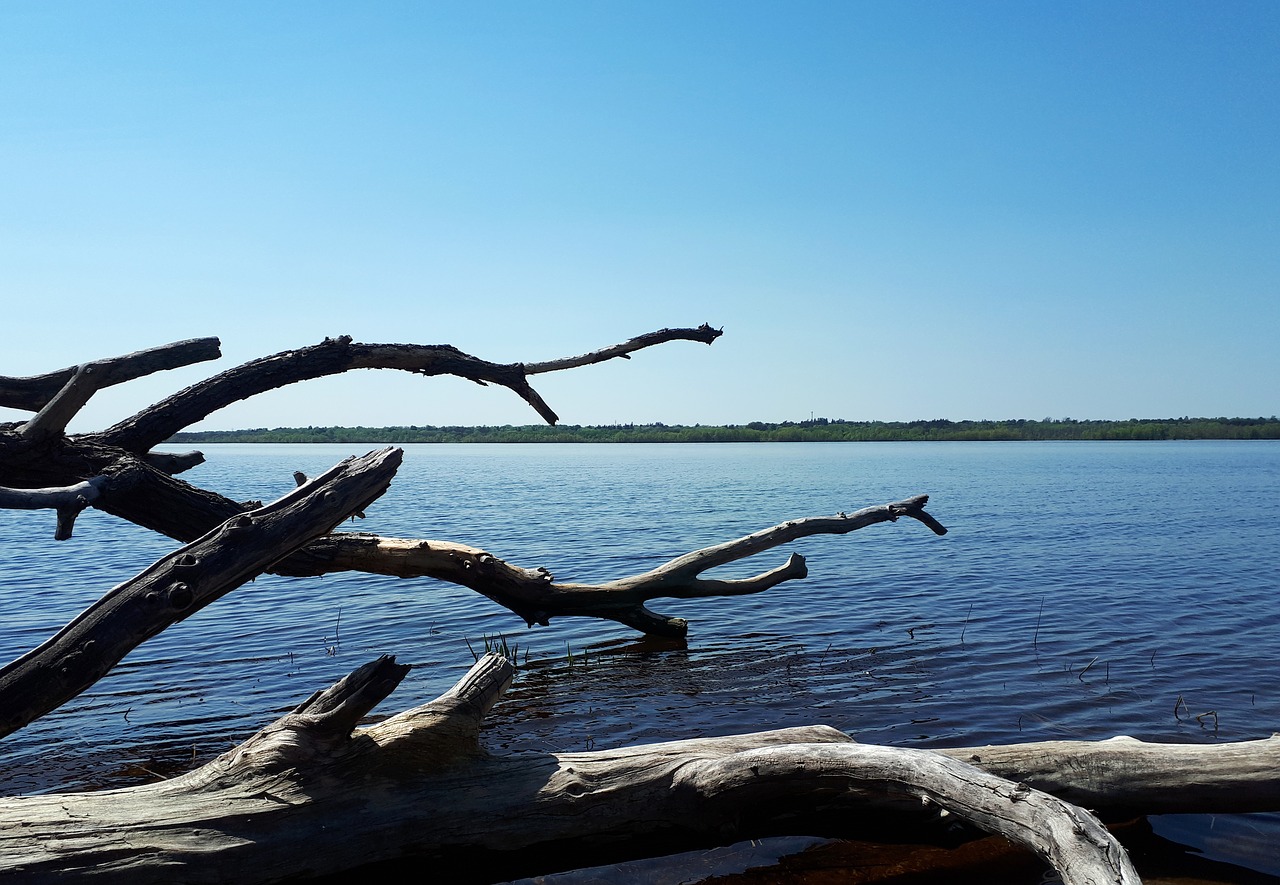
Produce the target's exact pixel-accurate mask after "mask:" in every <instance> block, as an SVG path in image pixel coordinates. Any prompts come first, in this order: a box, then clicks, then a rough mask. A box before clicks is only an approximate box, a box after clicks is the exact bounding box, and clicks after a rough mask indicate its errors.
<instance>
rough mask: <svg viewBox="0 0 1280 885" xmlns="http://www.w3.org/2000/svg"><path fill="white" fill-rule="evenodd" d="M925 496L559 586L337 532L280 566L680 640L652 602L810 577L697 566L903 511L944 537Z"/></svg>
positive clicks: (529, 616)
mask: <svg viewBox="0 0 1280 885" xmlns="http://www.w3.org/2000/svg"><path fill="white" fill-rule="evenodd" d="M928 500H929V497H928V496H927V495H917V496H915V497H913V498H907V499H905V500H903V501H896V502H894V503H891V504H882V505H877V506H874V507H865V508H863V509H861V510H858V511H856V512H854V513H849V514H843V513H842V514H839V515H837V516H821V517H809V518H805V519H794V520H790V521H788V522H784V523H781V524H780V525H775V526H772V527H770V528H767V529H763V530H762V531H758V532H755V533H754V534H751V535H747V536H746V537H744V538H738V539H737V540H734V541H728V542H726V543H723V544H717V545H715V546H713V547H706V548H704V549H701V550H695V551H693V552H692V553H687V554H685V555H683V556H680V557H678V558H676V559H673V560H671V561H670V562H668V563H666V564H665V565H661V566H659V567H657V568H655V569H652V570H651V571H648V572H644V573H643V574H639V575H633V576H630V577H624V578H619V579H617V580H614V581H608V582H605V583H602V584H581V583H561V582H557V581H555V579H554V578H553V576H552V574H551V573H550V572H549V571H547V570H546V569H545V568H536V569H529V568H523V567H520V566H515V565H512V564H510V563H508V562H506V561H504V560H502V559H500V558H498V557H496V556H494V555H492V554H491V553H488V552H486V551H484V550H481V549H479V548H476V547H469V546H466V545H463V544H455V543H451V542H445V541H428V540H409V539H402V538H384V537H380V536H378V535H369V534H353V533H334V534H331V535H329V536H327V537H325V538H320V539H318V540H317V541H316V542H315V543H313V544H310V545H308V546H307V547H306V548H305V549H304V550H302V551H299V553H298V554H297V555H295V556H293V557H290V558H289V559H287V560H284V561H282V562H280V563H278V564H277V565H276V567H275V569H274V570H275V571H276V572H277V573H280V574H294V575H320V574H324V573H326V572H335V571H361V572H368V573H372V574H382V575H394V576H396V577H401V578H419V577H431V578H436V579H439V580H443V581H449V582H451V583H454V584H461V585H463V586H466V587H470V588H471V589H472V590H475V591H477V592H478V593H481V594H483V595H485V596H487V597H489V598H490V599H492V600H493V601H494V602H497V603H498V604H499V605H502V606H504V607H506V608H508V609H510V610H511V611H513V612H515V613H516V614H517V615H519V616H520V617H522V618H523V619H524V620H525V622H526V623H527V624H529V625H531V626H532V625H533V624H541V625H544V626H545V625H547V624H548V623H549V622H550V620H551V618H553V617H563V616H567V615H581V616H587V617H596V618H606V619H608V620H612V621H617V622H619V623H621V624H625V625H627V626H629V627H632V628H634V629H636V630H639V631H641V632H643V633H647V634H650V635H654V636H669V637H681V636H684V635H685V634H686V633H687V632H688V628H689V625H688V622H687V621H685V620H684V619H683V618H671V617H665V616H663V615H659V614H656V613H654V612H652V611H650V610H649V609H648V608H647V607H646V606H645V603H646V602H648V601H650V600H652V599H659V598H667V599H693V598H698V597H708V596H740V595H743V594H748V593H760V592H762V591H764V590H768V589H769V588H771V587H775V586H777V585H778V584H780V583H782V582H783V581H787V580H791V579H796V578H803V577H805V576H806V575H807V574H808V567H807V565H806V563H805V560H804V557H803V556H801V555H799V554H798V553H793V554H791V557H790V558H789V559H788V560H787V562H786V563H785V564H784V565H782V566H779V567H777V568H774V569H772V570H770V571H766V572H763V573H761V574H758V575H755V576H754V577H750V578H738V579H713V578H704V577H702V574H703V572H705V571H707V570H709V569H712V568H715V567H717V566H721V565H726V564H728V563H731V562H735V561H737V560H740V559H743V558H746V557H748V556H752V555H754V554H757V553H761V552H763V551H765V550H769V549H772V548H774V547H777V546H779V545H781V544H786V543H790V542H792V541H795V540H798V539H800V538H804V537H809V536H812V535H820V534H848V533H849V532H852V531H856V530H858V529H861V528H866V527H867V526H871V525H876V524H877V523H883V522H893V521H896V520H897V519H899V518H900V517H903V516H906V517H910V518H912V519H915V520H917V521H919V522H921V523H923V524H925V525H927V526H928V527H929V528H930V529H931V530H932V531H933V532H935V533H936V534H939V535H941V534H945V533H946V529H945V528H943V527H942V526H941V525H940V524H939V523H938V522H937V520H935V519H934V518H933V517H932V516H930V515H929V513H928V512H926V511H925V509H924V507H925V504H926V503H928Z"/></svg>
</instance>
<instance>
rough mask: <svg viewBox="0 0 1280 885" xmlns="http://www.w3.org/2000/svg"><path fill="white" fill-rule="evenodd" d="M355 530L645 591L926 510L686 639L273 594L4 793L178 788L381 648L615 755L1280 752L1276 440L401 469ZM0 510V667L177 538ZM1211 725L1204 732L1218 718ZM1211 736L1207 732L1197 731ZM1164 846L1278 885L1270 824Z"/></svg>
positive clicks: (328, 450) (378, 593) (845, 544)
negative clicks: (720, 746) (874, 515)
mask: <svg viewBox="0 0 1280 885" xmlns="http://www.w3.org/2000/svg"><path fill="white" fill-rule="evenodd" d="M368 448H370V447H368V446H324V445H289V446H267V445H260V446H250V445H223V446H209V447H207V448H206V449H205V453H206V456H207V457H208V459H209V460H208V463H206V464H204V465H201V466H200V467H198V468H196V469H195V470H193V471H191V472H190V473H189V474H187V475H186V477H185V478H188V479H189V480H190V481H192V482H196V483H198V484H201V485H204V486H206V487H209V488H213V489H216V490H218V491H221V492H224V493H226V494H229V495H231V496H232V497H235V498H237V499H242V500H243V499H249V498H257V499H264V500H269V499H271V498H274V497H277V496H279V495H281V494H283V493H285V492H286V491H288V490H289V489H290V488H292V486H293V479H292V471H294V470H299V469H300V470H303V471H304V472H306V473H308V474H311V475H314V474H316V473H319V472H321V471H323V470H324V469H327V468H328V467H329V466H332V464H333V463H335V462H336V461H338V460H339V459H340V458H341V457H343V456H345V455H347V454H354V453H362V452H363V451H365V450H367V449H368ZM406 449H407V452H406V458H405V463H404V466H403V467H402V469H401V471H400V474H399V476H398V478H397V479H396V481H395V482H394V483H393V485H392V487H391V490H390V492H389V493H388V494H387V495H386V496H385V497H384V499H383V500H381V501H379V502H378V503H376V504H375V505H374V506H373V507H371V508H370V509H369V511H368V513H367V519H365V520H364V521H363V522H360V523H358V524H356V525H353V526H352V528H354V529H358V530H363V531H376V532H380V533H383V534H387V535H393V536H402V537H429V538H446V539H449V540H454V541H461V542H465V543H469V544H473V545H476V546H480V547H484V548H485V549H487V550H489V551H491V552H492V553H494V554H496V555H498V556H502V557H504V558H506V559H508V560H510V561H512V562H515V563H518V564H521V565H525V566H531V567H532V566H539V565H543V566H546V567H547V568H549V569H550V570H551V571H552V572H553V573H554V574H555V575H556V577H557V578H559V579H562V580H575V581H590V580H601V579H608V578H614V577H618V576H621V575H625V574H632V573H635V572H640V571H644V570H646V569H649V568H652V567H653V566H655V565H657V564H659V563H661V562H663V561H665V560H667V559H669V558H672V557H674V556H676V555H679V554H681V553H684V552H687V551H688V550H691V549H694V548H696V547H700V546H705V545H709V544H713V543H718V542H720V541H724V540H727V539H730V538H733V537H738V536H741V535H744V534H748V533H750V532H752V531H755V530H758V529H760V528H764V527H766V526H768V525H772V524H774V523H777V522H781V521H784V520H786V519H789V518H795V517H801V516H817V515H829V514H832V513H835V512H838V511H846V512H851V511H853V510H856V509H858V508H859V507H862V506H866V505H869V504H879V503H884V502H886V501H891V500H898V499H901V498H905V497H909V496H911V495H914V494H918V493H927V494H929V495H930V496H931V499H932V500H931V504H930V507H929V510H930V512H931V513H933V514H934V515H935V516H936V517H937V518H938V519H939V520H940V521H942V522H943V523H944V524H945V525H947V526H948V527H949V528H950V530H951V531H950V533H949V534H948V535H947V536H946V537H943V538H938V537H935V536H934V535H933V534H932V533H930V532H929V531H928V530H927V529H925V528H924V527H923V526H921V525H920V524H919V523H916V522H914V521H912V520H901V521H899V522H897V523H892V524H881V525H876V526H871V527H869V528H867V529H864V530H862V531H859V532H856V533H854V534H853V535H849V536H845V537H829V536H824V537H817V538H810V539H805V540H802V541H800V542H797V543H795V544H790V545H787V546H786V547H784V548H782V549H780V550H777V551H772V552H770V553H766V554H762V555H760V556H758V557H755V560H754V561H752V562H750V563H748V564H746V565H742V564H739V566H736V567H734V568H732V569H729V570H728V571H727V572H726V573H727V574H746V573H749V572H752V571H763V570H765V569H766V568H771V567H773V566H775V565H778V564H780V563H781V562H783V561H785V558H786V555H787V554H788V553H789V552H790V551H791V550H796V551H798V552H800V553H801V554H803V555H804V556H805V557H806V558H807V559H808V562H809V567H810V576H809V577H808V578H807V579H805V580H803V581H797V582H791V583H788V584H784V585H782V586H780V587H778V588H775V589H774V590H772V591H770V592H768V593H765V594H761V595H758V596H749V597H738V598H733V599H714V600H699V601H668V600H657V601H655V602H654V604H653V606H652V607H653V608H654V609H656V610H658V611H661V612H663V613H665V614H673V615H679V616H682V617H686V618H689V619H690V621H691V630H690V636H689V639H688V641H687V643H657V642H646V641H641V640H640V639H639V637H637V636H635V635H634V634H633V633H631V632H630V631H628V630H627V629H626V628H623V627H620V626H618V625H615V624H611V623H603V622H594V621H590V620H584V619H565V620H562V621H558V622H555V623H553V625H552V627H551V628H550V629H546V628H538V629H535V630H527V629H525V627H524V625H523V622H521V621H520V620H518V619H517V618H516V617H515V616H514V615H511V614H510V613H509V612H507V611H506V610H505V609H501V608H499V607H497V606H495V605H494V604H492V603H490V602H489V601H488V600H485V599H483V598H482V597H479V596H478V595H476V594H474V593H471V592H470V591H466V590H463V589H460V588H456V587H452V586H449V585H444V584H440V583H437V582H431V581H403V580H398V579H394V578H379V577H372V576H364V575H358V576H357V575H335V576H329V577H325V578H322V579H314V580H297V579H294V580H283V579H277V578H272V577H269V576H268V577H263V578H260V579H258V580H257V581H256V582H254V583H251V584H248V585H246V586H245V587H243V588H240V589H239V590H237V591H235V592H234V593H232V594H230V595H229V596H227V597H226V598H224V599H222V600H220V601H219V602H217V603H216V604H214V605H212V606H210V607H209V608H207V609H206V610H204V611H202V612H199V613H197V614H196V615H194V616H192V617H191V618H189V619H188V620H187V621H185V622H183V623H182V624H180V625H177V626H175V627H174V628H171V629H170V630H168V631H166V632H165V633H164V634H162V635H161V636H159V637H157V638H156V639H154V640H152V641H151V642H149V643H147V644H146V645H144V646H143V647H141V648H139V649H138V650H137V651H135V652H134V653H133V654H132V655H130V656H129V658H127V659H126V660H125V661H124V662H123V663H122V664H121V665H120V666H119V667H118V668H117V669H116V671H114V672H113V673H112V674H110V675H109V676H108V677H107V678H106V679H104V680H102V681H101V682H100V683H99V684H98V685H97V686H96V687H95V688H94V689H93V690H92V691H91V692H89V693H86V694H85V695H83V696H81V697H80V698H78V699H76V700H75V701H74V702H72V703H71V704H69V705H67V706H66V707H65V708H64V709H62V710H60V711H58V712H56V713H54V714H52V715H50V716H48V717H46V718H45V719H44V720H41V721H40V722H37V723H35V724H33V725H32V726H29V727H28V728H27V729H24V730H23V731H21V732H18V733H17V734H14V735H12V736H10V737H9V738H8V739H6V740H5V742H4V744H3V745H2V752H0V786H2V787H3V789H5V790H6V791H8V792H10V793H13V792H21V791H47V790H52V789H84V788H91V787H95V786H101V785H104V784H119V783H131V782H137V781H139V780H145V779H147V778H151V777H154V776H156V775H157V774H158V775H166V774H171V773H173V772H174V771H176V770H181V769H182V768H184V767H186V766H189V765H190V764H191V763H192V761H193V760H195V761H203V760H204V759H207V758H209V757H210V756H212V755H214V754H216V753H217V752H220V751H222V750H223V749H226V748H227V747H229V746H231V745H232V744H234V743H236V742H238V741H239V740H242V739H243V738H244V737H246V736H247V735H249V734H250V733H252V732H253V731H254V730H255V729H257V728H258V727H260V726H261V725H263V724H264V723H265V722H266V721H268V720H269V719H270V718H272V717H273V716H275V715H278V714H279V713H281V712H283V711H285V710H287V709H289V708H291V707H292V706H293V705H295V704H296V703H297V702H298V701H300V700H301V699H303V698H305V697H306V696H307V695H308V694H310V693H311V692H312V691H313V690H315V689H316V688H319V687H323V686H325V685H328V684H329V683H331V682H332V681H334V680H335V679H337V678H338V677H339V676H341V675H342V674H344V673H346V672H348V671H349V670H351V669H353V668H354V667H355V666H357V665H358V664H360V663H362V662H363V661H365V660H367V659H368V658H370V657H372V656H375V655H377V654H381V653H384V652H389V653H393V654H395V655H397V657H398V659H399V660H401V661H402V662H406V663H412V664H414V665H415V669H414V670H413V672H412V673H411V674H410V676H409V677H408V678H407V679H406V680H405V682H404V683H403V684H402V685H401V687H400V688H399V689H398V690H397V691H396V693H395V694H393V695H392V697H391V698H390V699H389V700H388V701H387V702H386V703H385V704H384V706H385V707H386V712H388V713H389V712H394V711H395V710H396V709H402V708H404V707H406V706H410V705H412V704H414V703H417V702H420V701H422V700H424V699H428V698H430V697H434V696H435V695H436V694H438V693H440V692H441V691H443V690H445V689H446V688H448V686H449V685H451V684H452V682H453V681H454V680H455V679H456V678H458V677H459V676H460V675H461V674H462V673H463V672H465V670H466V668H467V667H468V666H469V665H470V664H471V663H472V656H471V653H470V651H469V650H468V641H469V642H470V644H471V646H473V647H474V648H476V650H479V649H480V648H481V647H482V645H483V641H484V637H485V636H486V635H488V636H495V635H497V634H499V633H502V634H505V636H506V638H507V640H508V641H509V642H514V643H518V644H519V648H520V650H519V657H520V659H521V660H522V662H524V661H526V659H527V663H526V665H525V667H524V669H523V673H522V676H521V677H520V678H519V679H518V680H517V682H516V684H515V686H513V688H512V690H511V691H510V692H509V694H508V696H507V697H506V698H505V699H504V700H503V701H502V702H501V703H500V704H499V705H498V706H497V707H496V708H495V709H494V711H493V713H492V714H491V716H490V722H489V725H488V727H487V729H486V734H485V741H486V742H487V744H488V745H489V746H490V747H491V748H494V749H497V750H501V749H511V750H522V749H536V750H569V749H583V748H588V747H594V748H604V747H608V746H617V745H622V744H630V743H635V742H639V741H652V740H664V739H669V738H673V737H696V736H700V735H713V734H725V733H732V732H742V731H754V730H760V729H765V728H775V727H781V726H786V725H798V724H808V723H813V722H823V723H827V724H830V725H834V726H836V727H838V728H841V729H843V730H845V731H848V732H849V733H851V734H853V735H855V736H856V737H858V738H859V739H860V740H863V741H870V742H880V743H889V744H899V745H913V746H924V747H940V746H949V745H950V746H954V745H976V744H982V743H989V742H1010V741H1030V740H1040V739H1049V738H1064V737H1070V738H1105V737H1110V736H1113V735H1115V734H1130V735H1133V736H1135V737H1139V738H1143V739H1146V740H1157V741H1204V742H1211V741H1223V740H1240V739H1246V738H1256V737H1264V736H1267V735H1269V734H1271V733H1272V732H1273V731H1274V730H1276V723H1277V722H1278V721H1280V672H1277V668H1276V667H1275V666H1273V662H1274V661H1276V660H1277V658H1280V629H1277V626H1278V623H1280V619H1278V618H1277V610H1278V607H1277V601H1276V599H1277V590H1278V589H1280V577H1277V576H1278V575H1280V520H1277V516H1280V505H1278V502H1280V443H1274V442H1257V443H1255V442H1195V443H1187V442H1179V443H1077V442H1072V443H936V444H934V443H903V444H896V443H875V444H872V443H861V444H859V443H853V444H818V443H809V444H776V445H774V444H771V445H763V444H757V445H750V444H742V445H702V446H697V445H648V446H645V445H595V446H590V445H572V444H557V445H501V446H498V445H494V446H479V445H473V446H465V445H457V446H455V445H439V446H408V447H406ZM52 529H53V519H52V515H51V514H49V513H41V512H0V611H2V612H3V613H4V617H3V619H0V656H4V659H5V660H9V659H11V658H13V657H16V656H18V655H19V654H21V653H22V652H24V651H26V650H27V649H29V648H31V647H32V646H34V645H35V644H38V643H39V642H41V641H43V640H44V639H45V638H47V637H48V636H49V635H51V634H52V633H53V632H54V631H56V629H58V627H60V626H61V625H62V624H63V623H65V622H66V621H67V620H68V619H70V618H71V617H72V616H74V615H75V614H76V613H78V612H79V611H80V610H81V609H82V608H84V606H86V605H88V604H89V603H90V602H92V601H93V600H94V599H96V598H97V597H98V596H99V595H101V593H102V592H104V591H105V590H106V589H108V588H109V587H111V586H112V585H114V584H116V583H118V582H120V581H122V580H124V579H126V578H128V577H131V576H132V575H133V574H135V573H136V572H138V571H140V570H141V569H142V568H143V567H144V566H146V565H147V564H149V563H150V562H151V561H152V560H153V559H155V558H156V557H158V556H160V555H162V554H164V553H166V552H168V551H170V550H171V549H173V547H174V546H175V545H174V544H173V543H172V542H170V541H168V540H166V539H164V538H159V537H156V536H154V535H150V534H148V533H146V532H144V531H142V530H140V529H137V528H135V527H132V526H128V525H123V524H120V523H119V522H117V521H115V520H113V519H112V518H110V517H108V516H107V515H106V514H103V513H99V512H96V511H90V512H87V513H86V514H84V515H83V516H82V517H81V519H80V521H79V522H78V524H77V527H76V536H75V538H74V539H72V540H71V541H69V542H66V543H55V542H53V541H52V540H51V536H52ZM1210 713H1212V715H1208V714H1210ZM1197 717H1199V718H1197ZM1156 826H1157V829H1158V830H1160V829H1161V828H1164V829H1166V830H1167V831H1168V832H1170V833H1174V834H1175V836H1174V838H1177V839H1178V840H1179V841H1182V842H1184V843H1185V844H1193V845H1196V847H1198V848H1202V849H1203V850H1205V851H1207V852H1208V853H1210V854H1212V855H1214V856H1216V857H1221V858H1225V859H1228V860H1233V861H1235V862H1237V863H1240V864H1242V865H1244V866H1247V867H1250V868H1252V869H1256V870H1261V871H1268V872H1277V873H1280V862H1277V861H1276V859H1275V854H1276V850H1275V849H1274V848H1273V847H1272V846H1273V845H1274V844H1280V838H1278V837H1277V834H1280V827H1277V826H1276V824H1275V819H1274V818H1273V817H1272V816H1270V815H1253V816H1226V817H1224V816H1218V817H1216V818H1207V817H1199V816H1197V817H1177V818H1164V819H1157V821H1156Z"/></svg>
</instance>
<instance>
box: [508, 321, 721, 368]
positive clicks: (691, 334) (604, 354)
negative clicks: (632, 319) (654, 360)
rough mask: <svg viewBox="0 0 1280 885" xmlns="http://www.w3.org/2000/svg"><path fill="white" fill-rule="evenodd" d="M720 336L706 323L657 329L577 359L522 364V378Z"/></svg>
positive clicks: (709, 339)
mask: <svg viewBox="0 0 1280 885" xmlns="http://www.w3.org/2000/svg"><path fill="white" fill-rule="evenodd" d="M723 334H724V330H723V329H713V328H711V326H709V325H708V324H706V323H703V324H702V325H701V326H699V327H698V328H696V329H659V330H658V331H656V332H649V333H648V334H645V335H637V336H636V337H635V338H632V339H631V340H630V341H624V342H622V343H621V344H615V345H613V346H612V347H602V348H601V349H599V350H593V351H592V352H591V353H584V354H582V355H581V356H571V357H565V358H564V359H559V360H547V361H546V362H541V363H525V364H524V371H525V374H526V375H541V374H543V373H544V372H559V371H560V370H562V369H576V368H578V367H579V366H589V365H591V364H592V363H602V362H604V361H605V360H611V359H614V358H615V357H620V358H621V359H624V360H627V359H631V356H630V355H631V354H632V353H635V352H636V351H637V350H643V349H644V348H646V347H653V346H654V345H655V344H664V343H666V342H668V341H701V342H702V343H703V344H710V343H711V342H713V341H715V340H716V339H717V338H719V337H720V336H721V335H723Z"/></svg>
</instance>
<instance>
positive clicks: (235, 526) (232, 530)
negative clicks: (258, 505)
mask: <svg viewBox="0 0 1280 885" xmlns="http://www.w3.org/2000/svg"><path fill="white" fill-rule="evenodd" d="M251 528H253V517H252V516H250V515H249V514H247V513H241V514H240V515H238V516H233V517H231V518H230V519H228V520H227V523H226V527H225V528H224V529H223V530H222V531H223V534H226V535H234V534H239V533H240V532H243V531H245V530H247V529H251Z"/></svg>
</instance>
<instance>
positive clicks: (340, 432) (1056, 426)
mask: <svg viewBox="0 0 1280 885" xmlns="http://www.w3.org/2000/svg"><path fill="white" fill-rule="evenodd" d="M1171 439H1185V440H1191V439H1280V419H1277V418H1276V416H1274V415H1272V416H1271V417H1270V418H1189V417H1183V418H1161V419H1142V418H1131V419H1129V420H1127V421H1092V420H1076V419H1074V418H1060V419H1052V418H1045V419H1042V420H1039V421H1033V420H1027V419H1022V418H1018V419H1012V420H1006V421H950V420H947V419H945V418H939V419H934V420H929V421H846V420H843V419H828V418H813V419H811V420H808V421H782V422H779V423H769V422H764V421H752V422H750V423H748V424H726V425H711V424H694V425H692V426H690V425H682V424H671V425H668V424H662V423H654V424H605V425H579V424H559V425H555V426H549V425H544V424H530V425H509V424H508V425H502V426H474V427H467V426H443V427H435V426H430V425H427V426H417V425H411V426H395V427H276V428H272V429H268V428H265V427H259V428H254V429H251V430H203V431H184V432H182V433H178V434H175V435H174V436H173V438H172V439H171V440H170V442H175V443H245V442H247V443H328V442H332V443H530V442H546V443H554V442H576V443H612V442H630V443H637V442H642V443H665V442H677V443H715V442H916V441H931V442H939V441H942V442H947V441H954V442H999V441H1010V442H1016V441H1024V440H1026V441H1034V440H1171Z"/></svg>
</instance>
